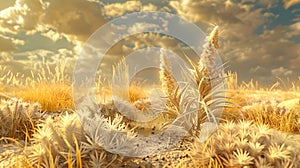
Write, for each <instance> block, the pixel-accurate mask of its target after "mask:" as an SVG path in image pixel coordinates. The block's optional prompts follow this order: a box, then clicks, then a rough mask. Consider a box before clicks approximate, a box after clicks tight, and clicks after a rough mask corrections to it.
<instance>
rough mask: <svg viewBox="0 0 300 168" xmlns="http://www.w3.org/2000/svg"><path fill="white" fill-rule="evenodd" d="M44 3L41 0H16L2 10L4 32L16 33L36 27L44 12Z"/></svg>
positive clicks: (0, 16) (0, 21)
mask: <svg viewBox="0 0 300 168" xmlns="http://www.w3.org/2000/svg"><path fill="white" fill-rule="evenodd" d="M43 8H44V4H43V2H42V1H39V0H16V2H15V4H14V6H11V7H8V8H6V9H4V10H2V11H1V12H0V26H1V27H3V28H4V29H2V32H9V33H14V34H15V33H16V32H18V31H20V30H31V29H34V27H35V26H36V24H37V23H38V22H40V18H41V17H42V16H43V14H44V10H43Z"/></svg>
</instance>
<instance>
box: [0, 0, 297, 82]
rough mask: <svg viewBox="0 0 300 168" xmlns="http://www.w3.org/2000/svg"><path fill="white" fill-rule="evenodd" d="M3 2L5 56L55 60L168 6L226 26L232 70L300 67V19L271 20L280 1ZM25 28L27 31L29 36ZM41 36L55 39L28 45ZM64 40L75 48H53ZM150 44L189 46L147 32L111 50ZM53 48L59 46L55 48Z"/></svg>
mask: <svg viewBox="0 0 300 168" xmlns="http://www.w3.org/2000/svg"><path fill="white" fill-rule="evenodd" d="M299 2H300V1H299V0H284V1H283V4H284V7H285V9H292V6H295V5H297V4H298V3H299ZM1 5H2V4H1ZM3 5H4V6H1V7H0V27H1V29H0V54H2V55H1V56H4V55H6V56H8V55H10V56H11V55H14V54H15V53H14V51H17V50H18V49H19V48H21V51H26V49H27V50H35V51H36V52H34V51H30V52H31V53H30V52H24V53H23V55H27V56H29V55H30V54H31V59H34V60H38V59H41V57H42V56H41V55H39V54H38V53H39V52H40V53H41V54H46V56H47V57H53V58H55V59H60V58H61V56H62V55H68V56H69V55H70V56H71V55H73V56H74V55H76V54H77V53H79V51H80V49H81V47H82V44H84V42H85V41H86V40H87V39H88V37H90V36H91V35H92V33H94V32H95V31H96V30H97V29H98V28H99V27H100V26H102V25H103V24H105V23H107V21H109V20H110V19H113V18H115V17H118V16H122V15H124V14H126V13H130V12H135V11H167V12H172V13H177V14H178V15H180V16H181V17H184V18H186V19H188V20H190V21H192V22H194V23H196V24H197V25H199V26H200V27H201V28H203V30H204V31H205V32H206V33H209V32H210V31H211V29H212V27H213V26H211V25H219V26H220V27H221V29H222V30H223V31H222V33H221V49H220V56H221V57H222V58H223V60H224V61H229V66H230V69H232V70H234V71H237V72H238V73H239V74H241V76H240V78H241V80H248V79H250V78H257V79H262V80H265V81H271V78H272V75H275V74H276V75H283V76H285V75H286V76H295V75H299V73H298V74H297V72H300V68H299V65H298V64H299V62H300V57H299V55H300V49H299V48H300V42H299V39H298V41H297V38H295V37H298V36H299V35H300V23H299V21H300V20H299V19H297V18H294V20H293V22H292V23H291V24H289V25H275V26H274V27H270V26H269V25H270V23H271V21H272V20H274V19H277V18H279V14H278V13H274V11H272V10H268V9H271V8H276V6H278V5H282V2H281V1H279V0H274V1H269V0H260V1H255V0H241V1H238V2H237V1H233V0H226V1H219V0H205V1H199V0H177V1H166V0H162V1H151V0H146V1H98V0H16V1H15V2H14V3H8V1H5V3H3ZM294 13H295V12H294ZM151 26H152V28H155V25H147V24H145V23H137V24H135V25H132V26H131V27H130V28H128V31H129V32H135V31H139V30H143V29H145V28H147V27H151ZM153 26H154V27H153ZM20 32H25V35H24V33H20ZM195 36H196V35H195ZM37 37H41V38H43V39H44V41H47V40H48V41H49V39H50V40H51V41H52V42H53V43H52V42H51V43H50V42H49V43H45V45H46V44H51V45H49V46H43V48H41V49H43V51H42V50H41V51H38V50H37V48H34V47H28V46H32V45H33V44H36V43H38V44H36V46H41V45H40V43H42V42H43V41H41V40H40V39H35V38H37ZM45 37H46V38H45ZM45 39H46V40H45ZM30 40H31V41H30ZM34 40H35V41H34ZM62 41H64V42H65V41H67V43H70V44H71V45H72V47H73V49H70V48H67V47H65V46H61V47H53V46H54V45H65V43H64V44H62ZM27 44H32V45H27ZM52 45H53V46H52ZM145 46H160V47H164V48H168V49H171V50H173V51H174V50H175V52H180V51H179V50H180V49H183V50H184V48H182V47H179V45H178V41H176V40H174V39H172V38H170V37H167V36H160V35H158V34H155V33H148V34H139V35H136V36H134V37H129V38H126V39H123V40H121V41H120V42H119V43H117V44H115V45H114V46H113V47H112V48H111V49H110V51H109V52H108V54H109V55H113V56H121V55H126V54H128V53H131V52H132V51H134V50H136V49H140V48H143V47H145ZM47 47H48V48H47ZM64 47H65V49H64ZM51 48H55V49H56V48H58V49H60V51H59V52H54V51H52V50H51ZM47 50H49V51H47ZM69 52H70V53H69ZM187 52H188V51H187ZM3 58H4V57H3ZM7 58H8V57H7Z"/></svg>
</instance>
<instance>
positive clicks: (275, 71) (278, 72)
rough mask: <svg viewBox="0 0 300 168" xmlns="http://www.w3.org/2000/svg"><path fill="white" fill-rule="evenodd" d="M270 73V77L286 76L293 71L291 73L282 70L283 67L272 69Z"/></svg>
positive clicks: (287, 70) (285, 69)
mask: <svg viewBox="0 0 300 168" xmlns="http://www.w3.org/2000/svg"><path fill="white" fill-rule="evenodd" d="M271 72H272V75H274V76H288V75H290V74H292V73H293V71H291V70H289V69H287V68H284V67H279V68H276V69H272V70H271Z"/></svg>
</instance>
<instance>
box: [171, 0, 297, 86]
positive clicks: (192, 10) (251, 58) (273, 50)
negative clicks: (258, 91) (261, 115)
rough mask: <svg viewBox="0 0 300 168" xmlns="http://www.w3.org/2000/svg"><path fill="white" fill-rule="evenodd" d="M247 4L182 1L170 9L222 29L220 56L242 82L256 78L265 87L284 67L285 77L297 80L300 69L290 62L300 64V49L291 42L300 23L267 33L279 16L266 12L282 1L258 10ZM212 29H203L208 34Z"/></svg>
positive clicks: (262, 4)
mask: <svg viewBox="0 0 300 168" xmlns="http://www.w3.org/2000/svg"><path fill="white" fill-rule="evenodd" d="M245 2H246V1H243V2H242V3H237V2H235V1H230V3H228V1H217V0H206V1H197V0H182V1H171V2H170V5H171V6H172V7H173V8H174V10H175V11H176V12H177V13H178V14H179V15H180V16H182V17H185V18H187V19H188V20H190V21H192V22H195V23H196V24H198V25H203V23H206V25H208V24H217V25H219V26H220V27H221V29H223V33H222V34H221V49H220V51H219V53H220V56H221V57H222V58H223V60H224V61H229V66H230V69H232V70H234V71H237V72H238V73H239V74H242V75H241V76H240V78H241V80H249V79H251V78H253V77H254V78H260V79H262V80H263V81H262V82H263V83H269V82H272V81H274V80H275V78H272V75H273V74H274V73H275V72H278V70H275V71H274V69H277V68H278V67H281V66H285V67H291V69H290V70H288V73H285V75H290V76H295V75H296V72H299V71H300V68H299V67H296V66H293V64H295V63H292V62H291V60H298V57H299V48H300V45H299V43H295V42H294V41H292V40H291V38H294V37H295V36H296V35H299V34H300V33H299V25H298V24H299V23H294V24H292V25H278V26H276V27H275V28H273V29H268V28H267V25H268V24H269V23H270V19H274V18H276V17H277V15H276V14H274V13H272V11H268V10H266V9H265V8H267V9H268V8H273V7H276V6H278V5H279V1H272V2H271V1H266V0H262V1H259V2H258V4H256V6H255V7H254V4H253V2H250V1H247V3H245ZM204 25H205V24H204ZM207 27H208V28H207ZM211 27H212V26H202V27H201V28H204V31H205V32H207V33H209V31H210V29H211ZM209 28H210V29H209ZM258 29H260V30H261V33H260V32H258V31H257V30H258ZM272 70H273V72H272ZM279 70H282V69H279ZM254 75H255V76H254ZM264 77H265V78H264ZM271 78H272V79H271Z"/></svg>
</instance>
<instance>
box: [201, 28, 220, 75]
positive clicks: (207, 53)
mask: <svg viewBox="0 0 300 168" xmlns="http://www.w3.org/2000/svg"><path fill="white" fill-rule="evenodd" d="M218 48H220V46H219V26H216V27H215V28H214V29H213V30H212V32H211V33H210V35H209V36H207V38H206V43H205V44H204V45H203V52H202V54H201V59H200V61H199V71H203V69H208V70H211V69H212V68H214V67H215V65H216V60H215V56H214V55H215V53H216V49H218ZM204 66H206V67H207V68H205V67H204Z"/></svg>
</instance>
